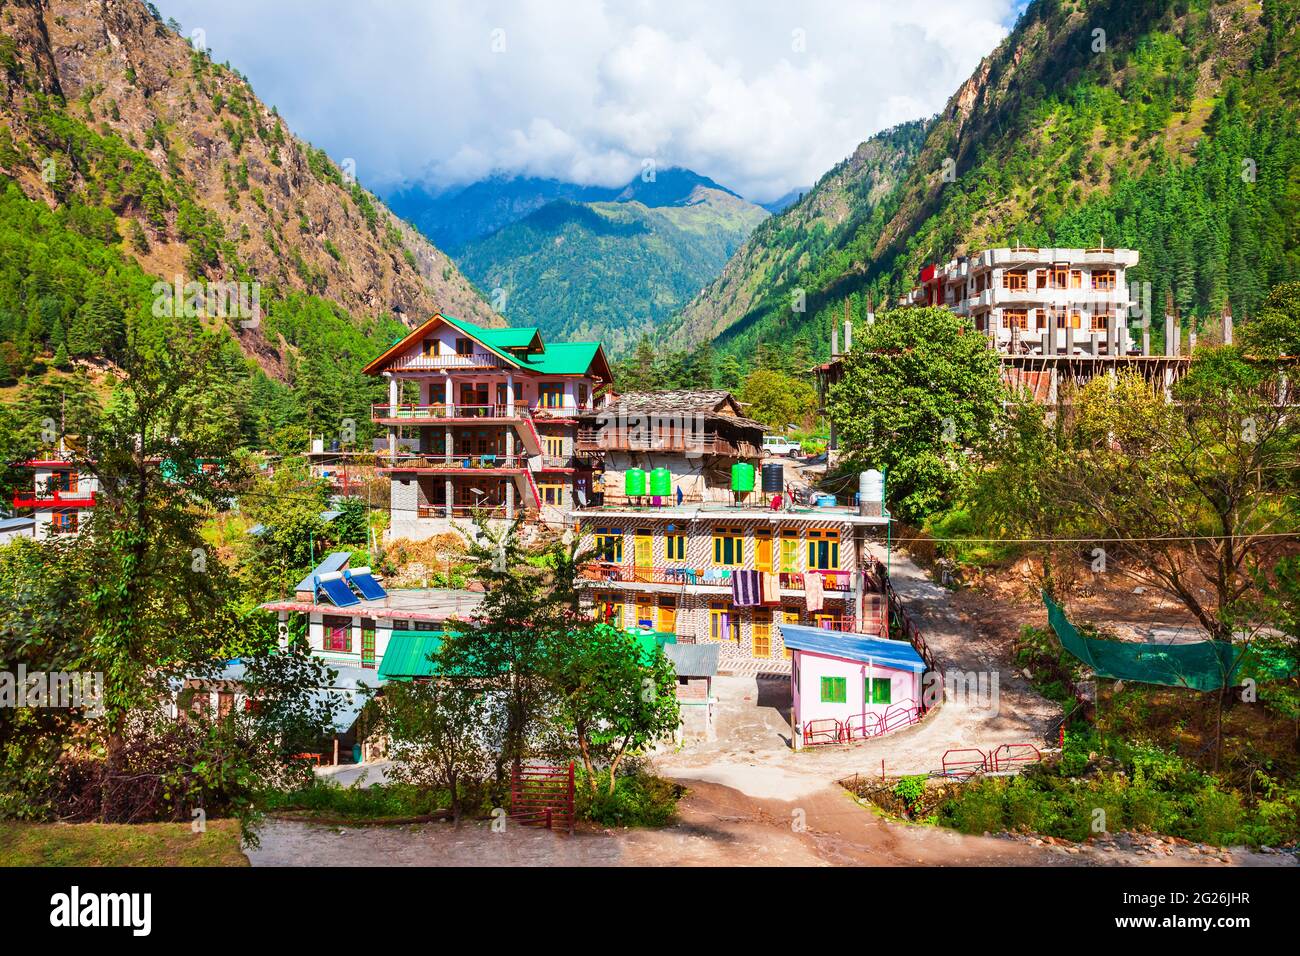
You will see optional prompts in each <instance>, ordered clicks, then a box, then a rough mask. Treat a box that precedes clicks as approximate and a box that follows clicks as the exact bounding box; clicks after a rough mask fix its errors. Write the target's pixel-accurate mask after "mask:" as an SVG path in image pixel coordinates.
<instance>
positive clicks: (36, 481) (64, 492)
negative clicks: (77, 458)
mask: <svg viewBox="0 0 1300 956" xmlns="http://www.w3.org/2000/svg"><path fill="white" fill-rule="evenodd" d="M23 466H24V467H26V468H30V469H32V472H33V485H32V489H31V490H30V491H16V492H14V508H23V509H27V508H30V509H32V518H33V519H34V520H35V526H34V527H33V529H32V533H33V536H34V537H35V538H37V539H38V540H44V539H45V538H48V537H51V536H53V535H58V534H75V533H76V532H77V531H79V530H81V527H82V524H83V523H84V520H85V518H86V517H88V516H89V512H90V510H91V509H92V508H94V507H95V500H96V498H97V497H98V494H99V481H98V479H96V478H95V476H94V475H92V474H90V473H89V472H87V471H83V470H81V469H80V468H78V467H77V465H76V464H75V463H74V462H72V461H71V460H70V459H69V458H68V457H67V456H66V455H64V454H61V453H56V457H53V458H33V459H29V460H28V461H25V462H23Z"/></svg>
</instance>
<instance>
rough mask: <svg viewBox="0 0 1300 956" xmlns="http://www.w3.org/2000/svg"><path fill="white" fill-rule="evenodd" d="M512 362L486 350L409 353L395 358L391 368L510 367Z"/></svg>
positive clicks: (415, 369) (401, 369)
mask: <svg viewBox="0 0 1300 956" xmlns="http://www.w3.org/2000/svg"><path fill="white" fill-rule="evenodd" d="M509 367H510V363H509V362H507V361H506V360H505V359H503V358H500V357H498V356H496V355H488V354H487V353H485V352H479V353H477V354H474V355H460V354H439V355H421V354H415V355H407V356H403V357H401V358H398V359H397V360H395V361H394V362H393V363H392V365H391V366H390V368H392V369H394V370H400V371H411V372H418V371H420V370H422V369H436V370H441V369H449V368H464V369H476V368H509Z"/></svg>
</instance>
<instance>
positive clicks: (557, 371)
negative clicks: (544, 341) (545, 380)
mask: <svg viewBox="0 0 1300 956" xmlns="http://www.w3.org/2000/svg"><path fill="white" fill-rule="evenodd" d="M545 348H546V350H545V351H544V352H542V353H541V354H540V355H525V356H522V357H521V360H520V363H519V364H521V365H522V366H523V367H524V368H527V369H531V370H532V371H534V372H538V373H540V374H542V375H582V374H584V373H586V371H587V369H589V368H591V363H592V362H593V361H595V358H596V353H597V352H598V351H599V350H600V343H599V342H552V343H551V344H550V345H547V346H546V347H545Z"/></svg>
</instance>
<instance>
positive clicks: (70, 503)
mask: <svg viewBox="0 0 1300 956" xmlns="http://www.w3.org/2000/svg"><path fill="white" fill-rule="evenodd" d="M14 507H15V508H93V507H95V492H93V491H58V490H52V491H40V492H27V493H23V492H21V491H15V492H14Z"/></svg>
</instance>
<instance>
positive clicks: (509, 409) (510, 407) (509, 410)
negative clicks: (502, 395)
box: [506, 372, 515, 415]
mask: <svg viewBox="0 0 1300 956" xmlns="http://www.w3.org/2000/svg"><path fill="white" fill-rule="evenodd" d="M514 413H515V375H514V373H513V372H506V414H507V415H513V414H514Z"/></svg>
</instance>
